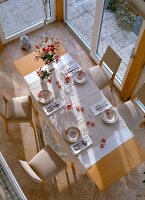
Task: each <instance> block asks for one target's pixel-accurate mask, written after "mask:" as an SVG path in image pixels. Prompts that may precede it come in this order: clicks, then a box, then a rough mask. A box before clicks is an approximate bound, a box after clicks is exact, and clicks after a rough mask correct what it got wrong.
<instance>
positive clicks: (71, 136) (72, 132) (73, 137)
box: [65, 127, 81, 143]
mask: <svg viewBox="0 0 145 200" xmlns="http://www.w3.org/2000/svg"><path fill="white" fill-rule="evenodd" d="M80 136H81V132H80V130H79V129H78V128H76V127H70V128H68V129H67V130H66V131H65V138H66V139H67V140H68V141H69V142H72V143H73V142H76V141H77V140H78V139H79V138H80Z"/></svg>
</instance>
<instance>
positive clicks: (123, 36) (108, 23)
mask: <svg viewBox="0 0 145 200" xmlns="http://www.w3.org/2000/svg"><path fill="white" fill-rule="evenodd" d="M142 22H143V19H142V17H140V16H138V15H137V14H136V13H135V12H134V10H132V9H131V8H130V7H129V5H128V3H127V2H126V1H124V0H105V1H104V8H103V12H102V23H101V24H100V34H99V38H98V42H97V51H96V54H97V55H98V56H99V57H102V55H103V54H104V52H105V50H106V48H107V46H109V45H110V46H111V47H112V48H113V49H114V50H115V51H116V52H117V53H118V55H119V56H120V57H121V58H122V62H121V65H120V67H119V70H118V72H117V80H118V82H119V83H120V84H121V83H122V81H123V78H124V75H125V73H126V70H127V67H128V65H129V63H130V59H131V58H132V57H133V53H134V50H135V47H136V42H137V40H138V35H139V32H140V29H141V26H142Z"/></svg>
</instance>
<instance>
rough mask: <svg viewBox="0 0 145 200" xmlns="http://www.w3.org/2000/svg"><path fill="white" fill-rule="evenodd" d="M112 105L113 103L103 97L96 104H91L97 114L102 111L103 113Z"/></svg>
mask: <svg viewBox="0 0 145 200" xmlns="http://www.w3.org/2000/svg"><path fill="white" fill-rule="evenodd" d="M110 107H112V106H111V103H110V102H109V101H107V99H103V100H102V101H100V102H99V103H96V104H95V105H93V106H91V107H90V109H91V111H92V112H93V114H94V115H95V116H97V115H99V114H100V113H102V112H103V111H104V110H106V109H107V108H110Z"/></svg>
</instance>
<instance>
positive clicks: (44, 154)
mask: <svg viewBox="0 0 145 200" xmlns="http://www.w3.org/2000/svg"><path fill="white" fill-rule="evenodd" d="M19 161H20V164H21V166H22V167H23V168H24V170H25V171H26V172H27V173H28V175H29V176H30V177H31V178H32V179H33V180H34V181H36V182H37V183H41V184H42V186H45V185H46V183H47V182H48V181H49V180H51V179H52V178H54V177H56V175H57V174H58V173H59V172H61V171H62V170H63V169H65V168H66V166H67V165H66V164H65V162H64V161H63V160H62V159H61V158H60V157H59V156H58V155H57V154H56V153H55V152H54V151H53V150H52V149H51V148H50V147H49V146H48V145H46V146H45V147H44V148H43V149H42V150H41V151H40V152H39V153H38V154H36V156H35V157H34V158H32V160H30V161H29V163H28V162H26V161H22V160H19Z"/></svg>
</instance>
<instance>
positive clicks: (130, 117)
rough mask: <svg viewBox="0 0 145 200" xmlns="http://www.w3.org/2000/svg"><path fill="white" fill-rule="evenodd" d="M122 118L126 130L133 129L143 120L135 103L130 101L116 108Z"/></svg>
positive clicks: (141, 113)
mask: <svg viewBox="0 0 145 200" xmlns="http://www.w3.org/2000/svg"><path fill="white" fill-rule="evenodd" d="M116 110H117V111H118V112H119V114H120V115H121V116H122V118H123V119H124V120H125V122H126V124H127V126H128V128H130V129H133V128H134V127H136V126H138V125H139V123H140V122H141V121H142V119H143V116H144V114H143V112H142V111H141V110H140V109H139V107H138V106H137V105H136V103H135V102H132V101H131V100H129V101H127V102H125V103H123V104H121V105H120V106H118V107H117V108H116Z"/></svg>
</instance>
